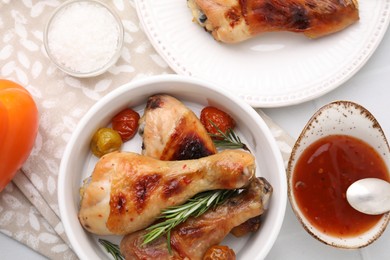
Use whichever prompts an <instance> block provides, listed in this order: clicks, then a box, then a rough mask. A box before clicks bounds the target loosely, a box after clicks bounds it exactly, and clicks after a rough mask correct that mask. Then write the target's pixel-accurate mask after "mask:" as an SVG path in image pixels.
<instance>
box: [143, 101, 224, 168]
mask: <svg viewBox="0 0 390 260" xmlns="http://www.w3.org/2000/svg"><path fill="white" fill-rule="evenodd" d="M140 133H141V135H142V141H143V143H142V154H143V155H147V156H151V157H153V158H156V159H160V160H164V161H175V160H188V159H198V158H201V157H205V156H208V155H212V154H215V153H216V152H217V151H216V148H215V146H214V143H213V141H212V140H211V138H210V136H209V135H208V133H207V131H206V129H205V128H204V126H203V125H202V123H201V122H200V121H199V119H198V118H197V116H196V115H195V114H194V112H192V111H191V110H190V109H188V108H187V107H186V106H185V105H184V104H183V103H182V102H180V101H179V100H177V99H176V98H174V97H172V96H169V95H164V94H160V95H154V96H151V97H149V99H148V102H147V104H146V108H145V112H144V115H143V116H142V118H141V119H140Z"/></svg>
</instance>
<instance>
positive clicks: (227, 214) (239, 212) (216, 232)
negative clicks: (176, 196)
mask: <svg viewBox="0 0 390 260" xmlns="http://www.w3.org/2000/svg"><path fill="white" fill-rule="evenodd" d="M271 194H272V187H271V185H270V184H269V183H268V182H267V181H266V180H265V179H264V178H253V179H252V181H251V182H250V185H249V186H248V188H247V189H245V190H244V191H243V192H241V193H240V194H239V195H237V196H235V197H231V198H229V199H227V200H226V201H225V202H224V203H223V204H221V205H219V206H217V207H216V208H215V209H210V210H208V211H207V212H206V213H204V214H203V215H201V216H199V217H197V218H189V219H188V220H187V221H185V222H183V223H182V224H180V225H179V226H177V227H175V228H174V229H173V230H172V231H171V240H170V243H171V248H172V254H170V253H169V251H168V247H167V240H166V237H160V238H158V239H157V240H155V241H154V242H152V243H150V244H147V245H142V244H143V237H144V235H145V234H146V231H145V230H141V231H138V232H135V233H132V234H129V235H126V236H125V237H124V238H123V240H122V242H121V244H120V249H121V253H122V255H123V256H125V258H126V259H191V260H198V259H199V260H200V259H202V258H203V255H204V254H205V252H206V251H207V249H208V248H209V247H211V246H213V245H216V244H219V243H220V242H221V241H222V240H223V239H224V238H225V236H226V235H227V234H228V233H229V232H230V230H231V229H232V228H233V227H235V226H238V225H240V224H241V223H243V222H245V221H246V220H248V219H251V218H253V217H256V216H259V215H261V214H263V212H264V210H265V207H266V205H267V203H268V200H269V198H270V196H271Z"/></svg>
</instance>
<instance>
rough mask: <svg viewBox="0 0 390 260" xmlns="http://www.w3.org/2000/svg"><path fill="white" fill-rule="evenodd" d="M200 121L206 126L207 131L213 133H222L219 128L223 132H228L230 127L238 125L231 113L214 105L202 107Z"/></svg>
mask: <svg viewBox="0 0 390 260" xmlns="http://www.w3.org/2000/svg"><path fill="white" fill-rule="evenodd" d="M210 121H211V122H212V123H211V122H210ZM200 122H201V123H202V124H203V125H204V126H205V128H206V130H207V132H209V133H210V134H213V135H220V133H219V132H218V129H219V130H221V131H222V132H223V133H226V131H227V130H228V129H229V128H230V129H233V128H234V127H235V126H236V123H235V122H234V120H233V118H232V117H231V116H230V115H228V114H227V113H226V112H224V111H222V110H220V109H218V108H216V107H212V106H208V107H205V108H203V109H202V111H201V113H200ZM213 124H214V125H215V126H216V127H217V128H216V127H215V126H214V125H213Z"/></svg>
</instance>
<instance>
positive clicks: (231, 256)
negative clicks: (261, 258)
mask: <svg viewBox="0 0 390 260" xmlns="http://www.w3.org/2000/svg"><path fill="white" fill-rule="evenodd" d="M235 259H236V254H235V253H234V251H233V250H232V249H231V248H229V247H228V246H220V245H215V246H212V247H210V248H209V249H207V251H206V253H205V255H204V256H203V260H235Z"/></svg>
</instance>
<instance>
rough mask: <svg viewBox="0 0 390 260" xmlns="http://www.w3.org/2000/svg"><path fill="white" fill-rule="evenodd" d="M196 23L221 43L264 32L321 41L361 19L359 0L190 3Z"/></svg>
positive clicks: (199, 0)
mask: <svg viewBox="0 0 390 260" xmlns="http://www.w3.org/2000/svg"><path fill="white" fill-rule="evenodd" d="M187 3H188V6H189V7H190V8H191V10H192V14H193V16H194V20H195V21H196V22H197V23H199V24H200V25H201V26H203V27H204V28H205V29H206V31H208V32H210V33H211V34H212V35H213V37H214V38H215V39H216V40H218V41H221V42H226V43H236V42H241V41H244V40H246V39H249V38H251V37H253V36H256V35H258V34H261V33H264V32H275V31H290V32H297V33H303V34H304V35H306V36H308V37H310V38H318V37H321V36H325V35H328V34H331V33H334V32H337V31H340V30H342V29H344V28H346V27H348V26H349V25H351V24H353V23H354V22H356V21H358V20H359V9H358V2H357V0H245V1H244V0H188V1H187Z"/></svg>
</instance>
